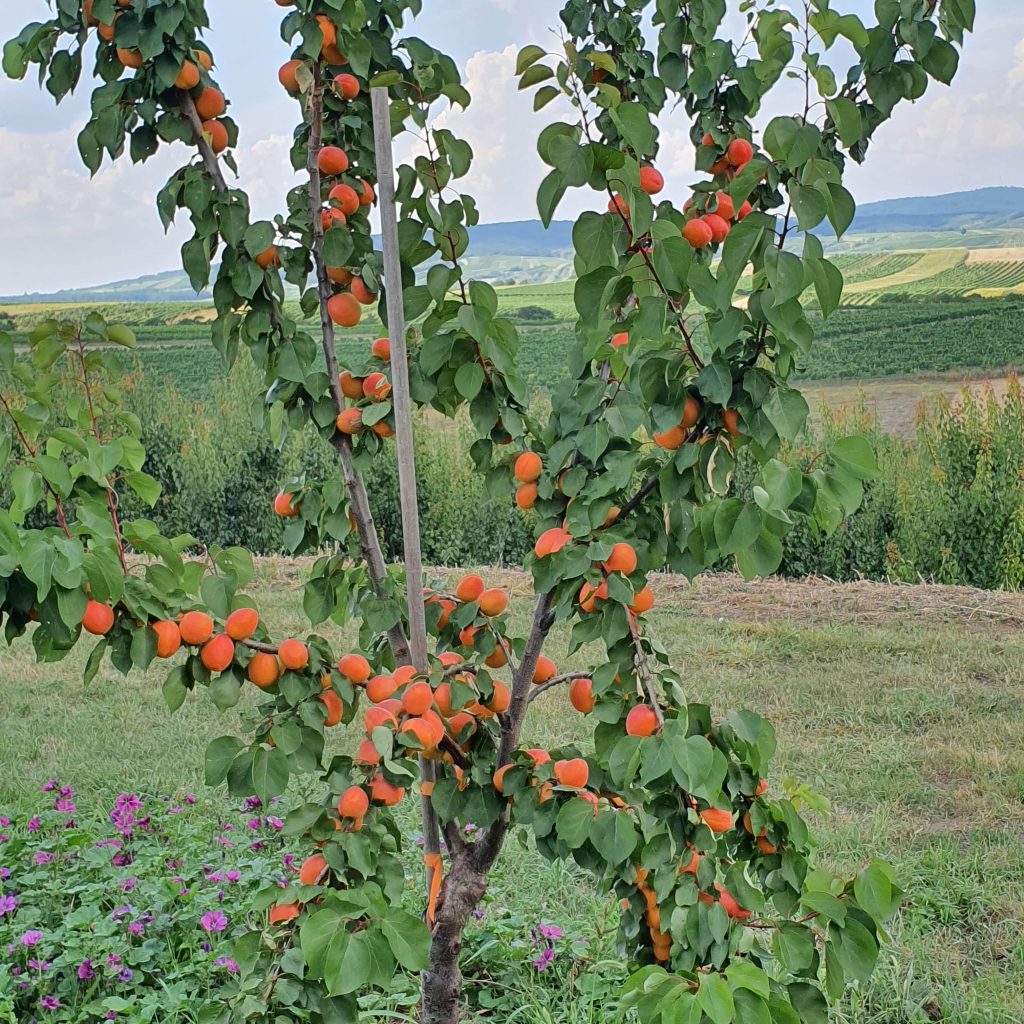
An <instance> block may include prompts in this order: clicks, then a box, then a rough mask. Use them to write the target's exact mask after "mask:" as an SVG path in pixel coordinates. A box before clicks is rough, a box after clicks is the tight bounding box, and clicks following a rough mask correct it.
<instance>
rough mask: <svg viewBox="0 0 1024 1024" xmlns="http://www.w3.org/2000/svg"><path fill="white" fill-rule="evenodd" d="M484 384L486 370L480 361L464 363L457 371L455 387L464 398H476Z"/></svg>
mask: <svg viewBox="0 0 1024 1024" xmlns="http://www.w3.org/2000/svg"><path fill="white" fill-rule="evenodd" d="M483 386H484V371H483V367H482V366H481V365H480V364H479V363H476V362H473V363H463V364H462V366H460V367H459V368H458V370H457V371H456V373H455V387H456V388H457V390H458V392H459V394H460V395H462V396H463V398H466V399H470V400H472V399H474V398H476V396H477V395H478V394H479V393H480V389H481V388H482V387H483Z"/></svg>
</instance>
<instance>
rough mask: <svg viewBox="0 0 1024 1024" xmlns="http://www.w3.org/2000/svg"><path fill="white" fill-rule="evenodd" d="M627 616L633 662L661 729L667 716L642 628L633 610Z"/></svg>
mask: <svg viewBox="0 0 1024 1024" xmlns="http://www.w3.org/2000/svg"><path fill="white" fill-rule="evenodd" d="M626 618H627V619H628V620H629V633H630V636H631V637H632V638H633V652H634V656H633V663H634V664H635V665H636V671H637V675H639V676H640V681H641V682H642V683H643V685H644V690H645V691H646V692H647V699H648V700H649V701H650V704H651V708H652V709H653V710H654V715H655V717H656V718H657V719H658V728H659V729H661V728H662V727H663V726H664V725H665V716H664V715H663V714H662V713H661V703H660V702H659V700H658V690H657V688H656V687H655V685H654V677H653V676H652V675H651V669H650V666H649V665H648V664H647V655H646V654H644V650H643V646H642V643H641V637H640V630H639V629H637V625H636V616H635V615H634V614H633V613H632V612H630V611H627V612H626Z"/></svg>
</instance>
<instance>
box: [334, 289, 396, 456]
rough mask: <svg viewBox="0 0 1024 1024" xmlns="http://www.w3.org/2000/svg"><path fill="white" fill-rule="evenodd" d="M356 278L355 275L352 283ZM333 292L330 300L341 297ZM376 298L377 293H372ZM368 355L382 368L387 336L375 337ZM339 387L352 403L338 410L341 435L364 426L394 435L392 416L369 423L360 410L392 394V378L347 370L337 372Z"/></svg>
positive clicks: (385, 363)
mask: <svg viewBox="0 0 1024 1024" xmlns="http://www.w3.org/2000/svg"><path fill="white" fill-rule="evenodd" d="M358 281H359V278H354V279H353V281H352V283H353V285H355V284H356V282H358ZM343 297H344V295H335V296H334V298H332V299H331V302H333V301H334V299H338V298H343ZM375 297H376V296H375ZM370 355H371V357H372V359H373V360H376V361H377V363H379V364H380V365H381V366H383V367H385V368H386V367H388V366H390V365H391V342H390V341H389V340H388V339H387V338H377V339H376V341H374V342H373V343H372V344H371V345H370ZM338 388H339V390H340V391H341V393H342V395H344V396H345V398H347V399H348V400H349V401H350V402H352V403H354V404H352V405H349V406H347V407H346V408H344V409H342V410H341V412H339V413H338V419H337V423H336V426H337V428H338V430H339V431H340V432H341V433H343V434H350V435H351V434H361V433H362V432H363V430H364V429H369V430H372V431H373V432H374V433H375V434H377V436H378V437H394V436H395V428H394V417H393V416H391V415H390V414H389V415H388V416H385V417H384V418H383V419H379V420H377V421H376V422H374V423H372V424H369V425H367V424H365V423H364V422H363V411H364V410H365V409H367V408H369V407H371V406H373V405H375V404H377V403H379V402H383V401H386V400H387V399H388V398H390V397H391V381H390V380H389V379H388V376H387V374H386V373H384V372H382V371H381V370H372V371H371V372H370V373H368V374H366V376H365V377H356V376H354V375H353V374H352V373H350V372H349V371H348V370H342V371H341V373H339V374H338Z"/></svg>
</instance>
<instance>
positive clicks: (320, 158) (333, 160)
mask: <svg viewBox="0 0 1024 1024" xmlns="http://www.w3.org/2000/svg"><path fill="white" fill-rule="evenodd" d="M316 163H317V167H319V168H320V173H321V174H326V175H329V176H334V175H338V174H344V173H345V172H346V171H347V170H348V164H349V160H348V154H347V153H346V152H345V150H343V149H341V148H340V147H338V146H324V148H323V149H321V150H320V152H319V153H318V154H317V158H316Z"/></svg>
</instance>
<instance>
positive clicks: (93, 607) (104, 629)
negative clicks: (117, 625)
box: [82, 600, 212, 636]
mask: <svg viewBox="0 0 1024 1024" xmlns="http://www.w3.org/2000/svg"><path fill="white" fill-rule="evenodd" d="M113 626H114V609H113V608H111V607H110V605H109V604H100V602H99V601H92V600H90V601H89V602H88V603H87V604H86V606H85V614H84V615H83V616H82V629H84V630H85V631H86V633H92V635H93V636H106V635H107V633H109V632H110V630H111V629H112V628H113ZM211 628H212V626H211Z"/></svg>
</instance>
